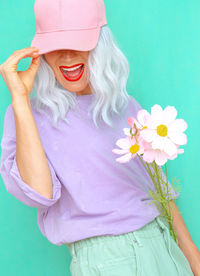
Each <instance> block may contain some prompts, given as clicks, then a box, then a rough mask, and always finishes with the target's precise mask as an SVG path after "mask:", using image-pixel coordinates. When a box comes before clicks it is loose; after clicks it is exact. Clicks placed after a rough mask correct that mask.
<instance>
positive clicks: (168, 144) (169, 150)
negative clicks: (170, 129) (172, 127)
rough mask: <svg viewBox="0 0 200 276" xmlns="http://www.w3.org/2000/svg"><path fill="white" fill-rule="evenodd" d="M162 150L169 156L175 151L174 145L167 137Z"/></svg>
mask: <svg viewBox="0 0 200 276" xmlns="http://www.w3.org/2000/svg"><path fill="white" fill-rule="evenodd" d="M163 150H164V151H165V152H166V153H167V154H168V155H170V156H171V155H173V154H176V153H177V147H176V145H175V144H174V143H173V142H172V141H171V140H170V139H169V138H166V139H165V142H164V148H163Z"/></svg>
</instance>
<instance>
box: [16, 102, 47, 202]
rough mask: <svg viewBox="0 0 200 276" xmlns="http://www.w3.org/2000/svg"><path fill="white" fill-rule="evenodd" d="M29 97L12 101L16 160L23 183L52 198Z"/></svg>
mask: <svg viewBox="0 0 200 276" xmlns="http://www.w3.org/2000/svg"><path fill="white" fill-rule="evenodd" d="M29 100H30V99H25V98H18V99H15V100H14V101H13V102H12V108H13V113H14V117H15V125H16V162H17V166H18V168H19V172H20V176H21V178H22V179H23V181H24V182H25V183H27V184H28V185H29V186H30V187H31V188H33V189H34V190H35V191H37V192H38V193H40V194H42V195H43V196H45V197H47V198H52V180H51V174H50V170H49V166H48V162H47V159H46V155H45V152H44V149H43V146H42V143H41V139H40V136H39V133H38V129H37V126H36V123H35V120H34V117H33V114H32V110H31V105H30V102H29Z"/></svg>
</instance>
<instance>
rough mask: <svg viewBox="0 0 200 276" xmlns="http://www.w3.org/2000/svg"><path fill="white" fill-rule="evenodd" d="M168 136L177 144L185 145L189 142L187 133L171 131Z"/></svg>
mask: <svg viewBox="0 0 200 276" xmlns="http://www.w3.org/2000/svg"><path fill="white" fill-rule="evenodd" d="M168 136H169V138H170V139H171V140H172V141H173V142H174V143H175V144H178V145H185V144H186V143H187V135H186V134H185V133H180V132H171V133H169V134H168Z"/></svg>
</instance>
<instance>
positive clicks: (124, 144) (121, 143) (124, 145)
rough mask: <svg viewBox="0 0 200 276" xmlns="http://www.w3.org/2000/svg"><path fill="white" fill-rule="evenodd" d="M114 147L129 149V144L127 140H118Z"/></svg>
mask: <svg viewBox="0 0 200 276" xmlns="http://www.w3.org/2000/svg"><path fill="white" fill-rule="evenodd" d="M116 145H117V146H118V147H120V148H122V149H128V148H129V147H130V142H129V140H128V139H127V138H121V139H118V140H117V142H116Z"/></svg>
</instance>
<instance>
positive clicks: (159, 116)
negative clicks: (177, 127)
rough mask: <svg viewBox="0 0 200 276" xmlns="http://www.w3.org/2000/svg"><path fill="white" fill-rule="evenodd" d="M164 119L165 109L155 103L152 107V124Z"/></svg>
mask: <svg viewBox="0 0 200 276" xmlns="http://www.w3.org/2000/svg"><path fill="white" fill-rule="evenodd" d="M162 121H163V109H162V107H161V106H160V105H158V104H155V105H154V106H152V107H151V124H152V123H154V124H155V125H158V124H160V123H161V122H162Z"/></svg>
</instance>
